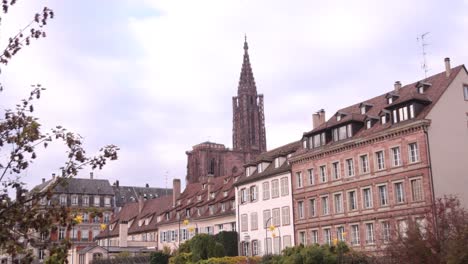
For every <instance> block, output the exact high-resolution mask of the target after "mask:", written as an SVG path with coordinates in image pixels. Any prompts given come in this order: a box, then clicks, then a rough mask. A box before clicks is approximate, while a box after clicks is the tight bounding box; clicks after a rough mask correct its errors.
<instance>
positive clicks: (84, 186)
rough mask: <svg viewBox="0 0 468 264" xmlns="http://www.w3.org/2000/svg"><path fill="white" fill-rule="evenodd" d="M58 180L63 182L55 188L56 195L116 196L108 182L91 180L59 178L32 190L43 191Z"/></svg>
mask: <svg viewBox="0 0 468 264" xmlns="http://www.w3.org/2000/svg"><path fill="white" fill-rule="evenodd" d="M57 180H58V181H61V182H60V183H59V184H57V186H56V187H55V188H54V192H55V193H66V194H91V195H92V194H100V195H112V196H113V195H114V190H112V187H111V185H110V183H109V181H108V180H104V179H90V178H61V177H57V178H54V179H51V180H48V181H45V182H43V183H41V184H39V185H37V186H35V187H34V188H33V189H32V190H33V191H43V189H44V188H46V187H47V186H49V184H52V183H53V182H54V181H57Z"/></svg>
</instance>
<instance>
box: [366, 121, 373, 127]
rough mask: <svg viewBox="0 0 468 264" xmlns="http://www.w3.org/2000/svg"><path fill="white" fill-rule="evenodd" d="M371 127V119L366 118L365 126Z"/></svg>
mask: <svg viewBox="0 0 468 264" xmlns="http://www.w3.org/2000/svg"><path fill="white" fill-rule="evenodd" d="M371 127H372V121H371V120H367V121H366V128H367V129H369V128H371Z"/></svg>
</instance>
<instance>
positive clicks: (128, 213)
mask: <svg viewBox="0 0 468 264" xmlns="http://www.w3.org/2000/svg"><path fill="white" fill-rule="evenodd" d="M170 205H172V196H171V195H167V196H163V197H159V198H155V199H149V200H146V201H144V202H143V208H142V210H141V212H139V203H138V202H133V203H126V204H125V205H124V206H123V207H122V209H121V210H120V211H119V212H118V213H117V214H116V215H115V216H114V218H112V221H111V225H115V226H114V228H113V229H112V231H110V232H109V230H108V228H107V229H106V230H104V231H102V232H101V233H100V234H99V235H98V238H103V237H108V236H110V237H114V236H118V235H119V223H120V222H121V221H127V222H130V221H131V220H133V222H132V225H131V226H130V227H129V228H128V233H129V234H132V233H139V232H143V231H148V230H154V229H156V226H155V224H156V217H157V215H159V213H160V212H161V211H162V210H164V209H165V208H167V207H168V206H170ZM151 215H153V217H152V219H151V221H150V222H149V223H148V225H144V224H142V225H141V226H138V222H139V220H142V219H143V220H144V219H145V218H147V217H150V216H151Z"/></svg>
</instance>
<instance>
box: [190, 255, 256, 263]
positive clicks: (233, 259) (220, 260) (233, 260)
mask: <svg viewBox="0 0 468 264" xmlns="http://www.w3.org/2000/svg"><path fill="white" fill-rule="evenodd" d="M247 259H248V261H247ZM247 263H250V264H260V263H261V258H260V257H249V258H247V257H244V256H237V257H222V258H209V259H206V260H202V261H200V262H198V263H197V264H247Z"/></svg>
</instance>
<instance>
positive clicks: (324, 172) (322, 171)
mask: <svg viewBox="0 0 468 264" xmlns="http://www.w3.org/2000/svg"><path fill="white" fill-rule="evenodd" d="M320 181H321V182H326V181H327V166H325V165H322V166H320Z"/></svg>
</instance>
